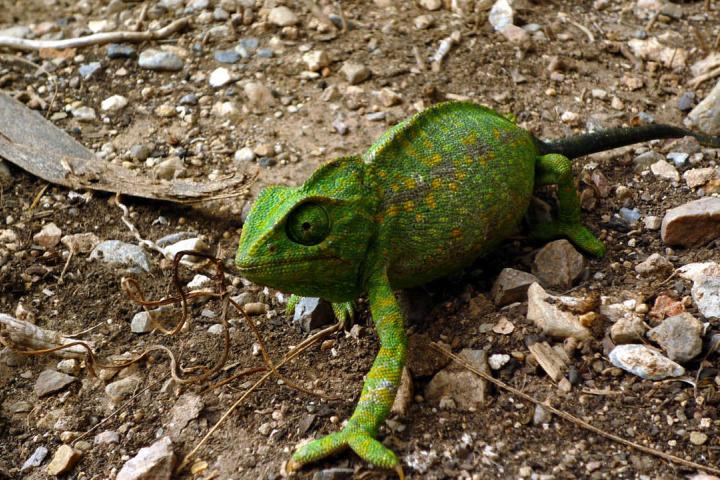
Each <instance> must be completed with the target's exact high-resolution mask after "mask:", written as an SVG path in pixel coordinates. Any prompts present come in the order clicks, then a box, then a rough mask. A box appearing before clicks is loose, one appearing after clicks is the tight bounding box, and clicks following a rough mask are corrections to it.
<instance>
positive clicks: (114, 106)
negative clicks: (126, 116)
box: [100, 95, 128, 112]
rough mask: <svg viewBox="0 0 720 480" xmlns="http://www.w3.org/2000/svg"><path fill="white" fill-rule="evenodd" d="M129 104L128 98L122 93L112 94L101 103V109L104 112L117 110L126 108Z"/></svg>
mask: <svg viewBox="0 0 720 480" xmlns="http://www.w3.org/2000/svg"><path fill="white" fill-rule="evenodd" d="M127 104H128V99H127V98H125V97H123V96H122V95H112V96H110V97H108V98H106V99H105V100H103V101H102V103H101V104H100V109H101V110H102V111H104V112H117V111H119V110H122V109H123V108H125V107H126V106H127Z"/></svg>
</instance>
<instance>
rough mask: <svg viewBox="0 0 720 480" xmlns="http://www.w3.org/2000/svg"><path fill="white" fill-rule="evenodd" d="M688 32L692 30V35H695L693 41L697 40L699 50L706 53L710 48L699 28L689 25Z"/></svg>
mask: <svg viewBox="0 0 720 480" xmlns="http://www.w3.org/2000/svg"><path fill="white" fill-rule="evenodd" d="M690 32H692V34H693V37H695V41H696V42H697V44H698V47H699V48H700V50H701V51H702V52H703V54H704V55H707V54H708V53H709V51H710V49H709V48H708V45H707V42H706V41H705V37H703V35H702V33H700V30H698V29H697V28H695V27H690Z"/></svg>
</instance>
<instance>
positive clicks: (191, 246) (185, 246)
mask: <svg viewBox="0 0 720 480" xmlns="http://www.w3.org/2000/svg"><path fill="white" fill-rule="evenodd" d="M162 250H163V254H164V255H165V257H166V258H169V259H171V260H174V259H175V256H176V255H177V254H178V253H180V252H182V251H185V250H191V251H195V252H200V253H203V252H204V253H207V252H208V251H209V250H210V247H209V246H208V244H207V243H206V242H205V240H203V239H202V238H200V237H193V238H186V239H184V240H180V241H179V242H175V243H173V244H171V245H168V246H166V247H163V249H162ZM203 261H205V259H204V258H202V257H197V256H194V255H184V256H183V257H182V259H181V260H180V263H182V264H183V265H188V266H193V265H195V264H197V263H200V262H203Z"/></svg>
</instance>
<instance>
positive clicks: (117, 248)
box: [90, 240, 150, 272]
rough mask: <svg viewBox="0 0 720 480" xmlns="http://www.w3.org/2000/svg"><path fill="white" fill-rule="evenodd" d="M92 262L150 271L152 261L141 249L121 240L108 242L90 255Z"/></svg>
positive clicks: (100, 245)
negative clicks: (98, 261) (96, 261)
mask: <svg viewBox="0 0 720 480" xmlns="http://www.w3.org/2000/svg"><path fill="white" fill-rule="evenodd" d="M90 259H91V260H100V261H103V262H105V263H109V264H111V265H121V266H125V267H130V268H135V269H138V268H139V269H142V270H144V271H146V272H149V271H150V260H149V259H148V257H147V254H146V253H145V250H143V249H142V248H141V247H139V246H137V245H133V244H132V243H125V242H121V241H120V240H106V241H104V242H102V243H100V244H98V245H97V246H96V247H95V248H94V249H93V250H92V252H91V253H90Z"/></svg>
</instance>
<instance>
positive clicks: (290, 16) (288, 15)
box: [268, 6, 299, 27]
mask: <svg viewBox="0 0 720 480" xmlns="http://www.w3.org/2000/svg"><path fill="white" fill-rule="evenodd" d="M268 22H270V23H272V24H273V25H277V26H278V27H289V26H291V25H297V23H298V22H299V20H298V17H297V15H295V14H294V13H293V11H292V10H290V9H289V8H288V7H285V6H280V7H275V8H273V9H271V10H270V13H269V14H268Z"/></svg>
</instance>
